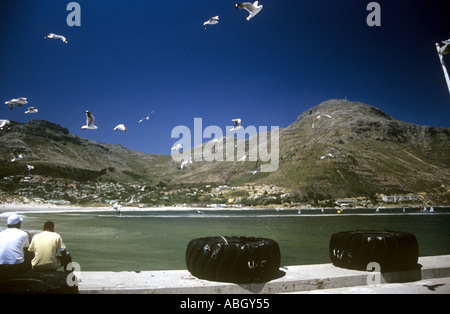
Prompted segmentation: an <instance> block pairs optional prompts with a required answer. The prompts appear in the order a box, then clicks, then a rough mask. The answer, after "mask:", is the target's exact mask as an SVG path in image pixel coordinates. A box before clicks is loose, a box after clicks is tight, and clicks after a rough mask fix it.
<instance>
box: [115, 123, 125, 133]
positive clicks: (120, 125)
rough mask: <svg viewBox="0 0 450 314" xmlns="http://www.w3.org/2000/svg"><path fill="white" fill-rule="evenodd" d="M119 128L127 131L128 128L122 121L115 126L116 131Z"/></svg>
mask: <svg viewBox="0 0 450 314" xmlns="http://www.w3.org/2000/svg"><path fill="white" fill-rule="evenodd" d="M117 130H120V131H124V132H127V128H126V127H125V125H123V124H122V123H121V124H118V125H117V126H116V127H115V128H114V131H117Z"/></svg>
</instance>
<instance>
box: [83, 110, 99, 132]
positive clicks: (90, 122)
mask: <svg viewBox="0 0 450 314" xmlns="http://www.w3.org/2000/svg"><path fill="white" fill-rule="evenodd" d="M94 120H95V118H94V116H93V115H92V113H90V112H89V111H87V110H86V125H83V126H82V127H81V129H82V130H97V129H98V127H96V126H95V125H94Z"/></svg>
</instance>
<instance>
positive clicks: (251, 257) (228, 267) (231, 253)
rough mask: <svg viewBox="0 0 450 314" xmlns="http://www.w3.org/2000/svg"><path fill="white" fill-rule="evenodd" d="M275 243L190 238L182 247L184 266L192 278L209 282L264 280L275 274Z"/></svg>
mask: <svg viewBox="0 0 450 314" xmlns="http://www.w3.org/2000/svg"><path fill="white" fill-rule="evenodd" d="M280 263H281V255H280V248H279V246H278V243H277V242H275V241H274V240H271V239H265V238H254V237H235V236H233V237H222V236H218V237H205V238H198V239H193V240H191V241H190V242H189V243H188V246H187V249H186V266H187V269H188V271H189V272H190V273H191V274H192V275H193V276H195V277H197V278H200V279H206V280H211V281H221V282H232V283H250V282H265V281H269V280H271V279H274V278H276V277H277V276H278V275H279V272H280V271H279V268H280Z"/></svg>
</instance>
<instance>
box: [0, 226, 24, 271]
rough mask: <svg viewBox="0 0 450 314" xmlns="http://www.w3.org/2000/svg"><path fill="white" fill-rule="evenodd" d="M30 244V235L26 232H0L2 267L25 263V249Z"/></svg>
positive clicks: (0, 260)
mask: <svg viewBox="0 0 450 314" xmlns="http://www.w3.org/2000/svg"><path fill="white" fill-rule="evenodd" d="M28 244H29V241H28V234H27V233H26V232H25V231H22V230H20V229H17V228H8V229H5V230H3V231H2V232H0V265H16V264H20V263H23V262H24V255H23V249H24V247H27V246H28Z"/></svg>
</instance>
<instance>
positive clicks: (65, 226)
mask: <svg viewBox="0 0 450 314" xmlns="http://www.w3.org/2000/svg"><path fill="white" fill-rule="evenodd" d="M202 211H203V212H200V213H199V212H198V211H197V210H196V209H192V210H186V209H183V210H170V211H169V210H151V211H133V212H128V211H127V212H122V214H123V215H122V216H119V215H117V214H116V212H115V211H113V210H109V211H104V212H98V211H95V212H65V213H64V212H60V213H54V212H52V213H25V214H24V215H25V219H24V222H23V225H22V229H23V230H28V231H30V232H31V233H32V234H34V233H37V232H39V231H40V229H41V228H42V226H43V224H44V222H45V221H47V220H52V221H54V222H55V224H56V230H55V231H56V232H58V233H60V234H61V236H62V237H63V240H64V242H65V244H66V246H67V248H68V250H69V251H70V252H71V253H72V256H73V261H74V262H77V263H79V264H80V266H81V270H82V271H138V270H170V269H172V270H175V269H186V265H185V252H186V247H187V244H188V242H189V241H190V240H191V239H194V238H198V237H205V236H220V235H223V236H231V235H236V236H254V237H265V238H270V239H274V240H275V241H277V242H278V244H279V246H280V250H281V263H282V265H284V266H288V265H302V264H315V263H330V258H329V255H328V244H329V240H330V237H331V235H332V234H333V233H335V232H339V231H346V230H357V229H366V230H368V229H378V230H397V231H405V232H411V233H413V234H414V235H415V236H416V237H417V240H418V242H419V254H420V256H430V255H443V254H450V228H449V226H450V208H439V209H435V213H417V210H416V209H407V211H406V213H403V212H402V209H389V210H388V209H382V210H381V212H380V213H374V210H365V209H354V210H350V209H349V210H345V211H344V212H343V213H340V214H338V213H337V212H336V210H334V209H333V210H331V209H327V210H325V212H324V213H322V212H321V211H320V210H303V211H302V212H301V214H298V212H297V210H280V211H276V210H273V209H266V210H202ZM0 216H2V217H0V218H1V220H0V225H1V226H4V225H5V224H4V222H3V220H4V221H6V213H3V214H1V215H0Z"/></svg>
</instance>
